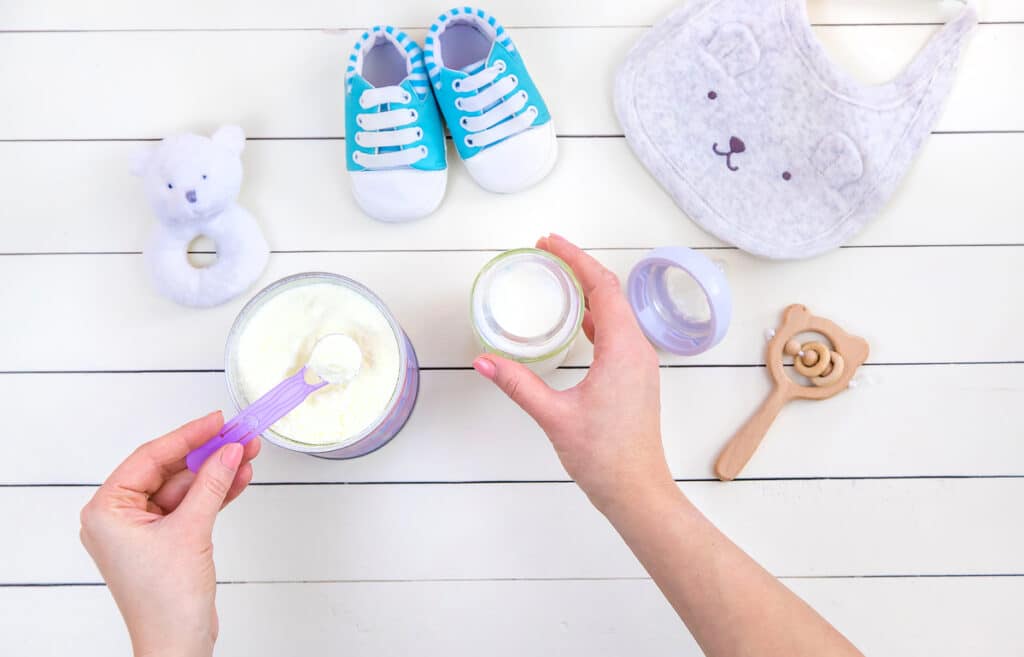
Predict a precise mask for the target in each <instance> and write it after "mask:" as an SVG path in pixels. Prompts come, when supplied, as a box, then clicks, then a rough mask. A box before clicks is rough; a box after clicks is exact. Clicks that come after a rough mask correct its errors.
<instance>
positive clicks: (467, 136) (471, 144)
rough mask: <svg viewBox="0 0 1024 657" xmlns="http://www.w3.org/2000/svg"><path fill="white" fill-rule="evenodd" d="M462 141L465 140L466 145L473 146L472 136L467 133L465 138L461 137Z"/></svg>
mask: <svg viewBox="0 0 1024 657" xmlns="http://www.w3.org/2000/svg"><path fill="white" fill-rule="evenodd" d="M462 141H464V142H466V146H469V147H470V148H473V138H472V137H470V136H469V135H466V138H465V139H463V140H462Z"/></svg>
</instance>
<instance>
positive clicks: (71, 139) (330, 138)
mask: <svg viewBox="0 0 1024 657" xmlns="http://www.w3.org/2000/svg"><path fill="white" fill-rule="evenodd" d="M931 134H932V135H933V136H934V135H1015V134H1024V129H1021V130H1017V129H995V130H933V131H932V133H931ZM556 136H557V137H558V139H623V140H624V139H625V135H623V134H622V133H621V132H618V133H616V132H609V133H585V132H579V133H572V134H558V135H556ZM161 139H162V137H51V138H42V137H32V138H24V139H16V138H5V139H0V144H21V143H29V144H31V143H65V142H66V143H79V142H82V143H88V142H140V141H149V142H157V141H160V140H161ZM445 139H448V140H451V136H446V137H445ZM246 141H345V136H344V135H334V136H305V137H290V136H274V137H266V136H249V137H246Z"/></svg>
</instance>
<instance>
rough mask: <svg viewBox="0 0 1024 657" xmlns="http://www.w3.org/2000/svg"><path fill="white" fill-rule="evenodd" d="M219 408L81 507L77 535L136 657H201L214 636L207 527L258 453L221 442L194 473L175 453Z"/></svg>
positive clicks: (205, 429)
mask: <svg viewBox="0 0 1024 657" xmlns="http://www.w3.org/2000/svg"><path fill="white" fill-rule="evenodd" d="M223 424H224V418H223V417H222V416H221V414H220V413H219V412H217V413H212V414H210V415H207V416H206V417H204V418H200V419H198V420H193V421H192V422H190V423H188V424H186V425H185V426H183V427H181V428H180V429H177V430H175V431H172V432H171V433H169V434H167V435H166V436H163V437H162V438H157V439H156V440H153V441H150V442H148V443H146V444H144V445H142V446H141V447H139V448H138V449H137V450H135V452H134V453H133V454H132V455H131V456H129V457H128V458H127V459H126V460H125V461H124V463H122V464H121V465H120V466H118V468H117V469H116V470H114V472H113V474H111V475H110V477H108V478H107V481H106V482H105V483H104V484H103V485H102V486H100V488H99V490H97V491H96V494H95V495H94V496H93V498H92V500H90V501H89V503H88V504H87V505H86V506H85V508H83V509H82V516H81V520H82V529H81V534H80V535H81V539H82V544H83V545H85V549H86V550H88V551H89V554H90V555H91V556H92V558H93V560H95V561H96V565H97V566H99V569H100V573H101V574H102V575H103V579H104V580H106V582H107V586H108V587H109V588H110V592H111V593H112V594H113V596H114V600H115V601H116V602H117V606H118V608H120V610H121V615H122V616H123V617H124V620H125V624H126V625H127V626H128V633H129V635H130V636H131V640H132V648H133V650H134V652H135V655H136V657H139V656H142V655H146V656H147V657H151V656H157V655H177V656H187V657H199V656H203V657H207V656H209V655H211V654H212V653H213V644H214V641H216V638H217V611H216V609H215V607H214V596H215V594H216V589H217V580H216V576H215V574H214V567H213V542H212V538H211V536H212V532H213V523H214V521H215V520H216V518H217V512H218V511H220V510H221V509H222V508H223V507H224V506H225V505H226V504H228V503H229V502H231V501H232V500H233V499H235V498H236V497H238V495H239V494H241V492H242V491H243V490H244V489H245V487H246V486H247V485H248V484H249V481H250V480H251V479H252V465H251V464H250V463H249V461H251V460H252V459H253V458H255V456H256V454H258V453H259V450H260V441H259V438H256V439H254V440H252V442H250V443H249V444H247V445H245V447H244V448H243V446H242V445H240V444H238V443H231V444H229V445H225V446H224V447H222V448H221V449H220V450H219V451H217V452H216V453H215V454H213V455H212V456H210V458H209V459H207V460H206V462H205V463H204V464H203V467H202V468H201V469H200V471H199V473H198V474H193V473H192V472H190V471H189V470H188V469H187V468H186V466H185V455H186V454H188V453H189V452H190V451H191V450H193V449H195V448H196V447H199V446H200V445H202V444H203V443H205V442H206V441H207V440H209V439H210V438H212V437H213V436H215V435H216V434H217V432H218V431H220V429H221V427H222V426H223Z"/></svg>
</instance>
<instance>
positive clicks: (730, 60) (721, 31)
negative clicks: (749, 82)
mask: <svg viewBox="0 0 1024 657" xmlns="http://www.w3.org/2000/svg"><path fill="white" fill-rule="evenodd" d="M708 52H709V53H711V56H712V57H714V58H715V59H717V60H718V61H719V63H721V64H722V66H724V67H725V70H726V71H728V73H729V75H731V76H733V77H736V76H737V75H740V74H741V73H745V72H747V71H749V70H750V69H752V68H754V67H755V66H757V63H758V62H759V61H761V49H760V48H758V47H757V41H756V40H755V39H754V33H753V32H751V31H750V28H749V27H747V26H746V25H744V24H742V23H726V24H725V25H723V26H721V27H720V28H718V31H717V32H715V36H714V37H712V39H711V43H709V44H708Z"/></svg>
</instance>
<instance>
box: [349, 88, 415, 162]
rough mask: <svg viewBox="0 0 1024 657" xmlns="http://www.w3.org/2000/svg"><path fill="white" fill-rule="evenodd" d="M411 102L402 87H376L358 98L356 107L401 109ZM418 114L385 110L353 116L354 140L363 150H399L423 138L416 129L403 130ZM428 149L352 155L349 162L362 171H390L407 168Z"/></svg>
mask: <svg viewBox="0 0 1024 657" xmlns="http://www.w3.org/2000/svg"><path fill="white" fill-rule="evenodd" d="M411 100H412V96H411V95H410V94H409V92H408V91H406V90H405V89H403V88H401V87H376V88H373V89H367V90H366V91H364V92H363V93H362V94H360V95H359V106H360V107H361V108H363V109H371V108H375V107H380V106H381V105H388V106H390V105H395V104H397V105H404V104H407V103H409V102H410V101H411ZM418 118H419V113H417V112H416V110H414V109H386V110H384V111H381V112H368V113H365V114H357V115H356V125H358V126H359V128H360V129H359V130H358V131H357V132H356V134H355V136H354V137H353V139H355V142H356V144H358V145H359V146H362V147H363V148H396V147H398V148H401V147H404V146H408V145H409V144H411V143H413V142H415V141H417V140H419V139H422V138H423V130H422V129H421V128H419V127H415V126H413V127H408V128H403V127H402V126H408V125H409V124H410V123H414V122H415V121H416V120H417V119H418ZM427 152H428V151H427V147H426V146H422V145H421V146H419V147H418V148H401V150H393V151H385V152H383V153H363V152H362V151H355V152H354V153H353V154H352V159H353V160H355V163H356V164H358V165H359V166H361V167H363V168H364V169H393V168H395V167H403V166H409V165H411V164H414V163H416V162H419V161H420V160H422V159H423V158H425V157H426V156H427Z"/></svg>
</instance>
